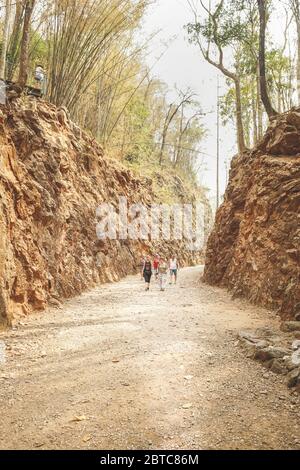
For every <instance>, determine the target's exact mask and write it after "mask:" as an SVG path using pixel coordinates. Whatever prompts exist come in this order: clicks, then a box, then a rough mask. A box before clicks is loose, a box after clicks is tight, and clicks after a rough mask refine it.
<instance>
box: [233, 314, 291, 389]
mask: <svg viewBox="0 0 300 470" xmlns="http://www.w3.org/2000/svg"><path fill="white" fill-rule="evenodd" d="M239 343H240V344H241V345H242V347H243V348H244V349H245V351H246V353H247V357H250V358H252V359H255V360H256V361H259V362H261V363H262V364H263V366H264V367H266V368H267V369H269V370H271V372H273V373H275V374H280V375H284V376H286V381H287V386H288V387H289V388H295V389H296V390H297V391H298V392H300V321H288V322H283V323H282V325H281V331H280V332H276V331H274V330H272V329H270V328H260V329H257V330H255V331H248V330H247V331H241V332H240V333H239Z"/></svg>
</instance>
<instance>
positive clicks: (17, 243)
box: [0, 98, 202, 324]
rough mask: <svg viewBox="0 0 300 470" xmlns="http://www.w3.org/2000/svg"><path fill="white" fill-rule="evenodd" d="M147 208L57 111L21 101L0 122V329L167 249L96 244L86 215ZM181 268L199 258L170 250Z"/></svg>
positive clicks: (143, 192)
mask: <svg viewBox="0 0 300 470" xmlns="http://www.w3.org/2000/svg"><path fill="white" fill-rule="evenodd" d="M120 196H126V198H127V199H128V202H129V204H133V203H140V202H142V203H143V204H145V205H150V204H151V203H153V201H156V196H155V194H154V193H153V189H152V182H151V180H149V179H138V178H136V177H135V176H134V175H133V174H132V173H131V172H130V171H128V170H127V169H125V168H123V167H122V166H121V165H119V164H118V163H117V162H113V161H111V160H108V159H106V158H105V157H104V155H103V150H102V148H101V147H100V146H99V145H98V144H97V142H96V141H95V140H94V139H93V138H91V137H90V136H89V135H87V134H86V133H84V132H83V131H82V130H81V129H79V128H78V127H77V126H76V125H74V124H73V123H72V122H71V121H70V120H69V118H68V116H67V114H66V112H65V110H64V109H57V108H56V107H55V106H52V105H49V104H47V103H44V102H42V101H36V100H35V99H30V98H22V99H18V100H15V101H13V102H10V103H9V105H8V106H7V107H4V106H2V107H1V116H0V324H1V323H10V321H11V319H12V318H13V317H18V316H20V315H26V314H27V313H29V312H31V311H33V310H43V309H44V308H45V307H46V306H47V305H48V304H49V303H50V304H55V303H58V302H59V300H60V299H63V298H69V297H72V296H73V295H77V294H79V293H81V292H83V291H85V290H86V289H88V288H90V287H92V286H94V285H96V284H97V283H101V282H106V281H114V280H117V279H120V278H121V277H122V276H124V275H126V274H128V273H132V272H135V271H136V269H137V266H138V262H139V258H140V255H141V253H142V252H147V251H151V250H157V249H159V250H161V251H163V252H164V253H165V254H166V255H167V254H168V255H169V254H170V250H171V246H170V244H168V243H166V244H164V245H163V246H160V244H159V243H158V244H156V245H155V246H153V245H151V243H150V242H148V241H145V242H134V241H129V240H124V241H118V240H116V241H115V240H114V241H111V242H110V241H100V240H99V239H97V236H96V223H97V218H96V209H97V207H98V206H99V204H101V203H103V202H106V203H110V204H112V205H113V206H114V207H116V208H117V207H118V203H119V197H120ZM174 248H175V249H176V250H177V252H178V253H179V255H180V257H181V261H182V263H183V264H194V263H198V262H199V261H200V260H201V256H202V254H201V253H191V252H189V251H187V250H186V249H185V246H183V245H182V244H180V243H178V244H176V245H175V246H174Z"/></svg>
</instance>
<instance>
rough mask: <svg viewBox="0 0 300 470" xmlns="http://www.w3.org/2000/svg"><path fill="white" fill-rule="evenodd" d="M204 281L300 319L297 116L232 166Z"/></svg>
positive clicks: (277, 122) (274, 125) (298, 112)
mask: <svg viewBox="0 0 300 470" xmlns="http://www.w3.org/2000/svg"><path fill="white" fill-rule="evenodd" d="M204 281H206V282H207V283H209V284H214V285H219V286H225V287H227V288H229V289H230V290H231V291H233V293H234V294H235V295H236V296H242V297H246V298H247V299H249V300H250V301H252V302H254V303H256V304H259V305H262V306H265V307H268V308H272V309H276V310H278V311H279V312H280V314H281V315H282V316H283V317H296V318H298V317H299V318H300V109H295V110H292V111H291V112H289V113H287V114H284V115H281V116H279V117H278V118H276V119H274V120H273V121H272V122H271V124H270V127H269V129H268V131H267V133H266V135H265V137H264V139H263V140H262V142H260V143H259V144H258V145H257V146H256V147H255V148H254V150H253V151H251V152H245V153H244V154H242V155H239V156H236V157H235V158H234V159H233V162H232V167H231V173H230V181H229V185H228V188H227V191H226V195H225V200H224V203H223V204H222V206H221V207H220V209H219V211H218V213H217V217H216V222H215V226H214V229H213V232H212V234H211V236H210V238H209V242H208V249H207V256H206V266H205V274H204Z"/></svg>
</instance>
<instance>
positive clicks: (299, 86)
mask: <svg viewBox="0 0 300 470" xmlns="http://www.w3.org/2000/svg"><path fill="white" fill-rule="evenodd" d="M296 22H297V53H298V59H297V94H298V105H299V106H300V17H299V18H296Z"/></svg>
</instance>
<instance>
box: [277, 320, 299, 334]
mask: <svg viewBox="0 0 300 470" xmlns="http://www.w3.org/2000/svg"><path fill="white" fill-rule="evenodd" d="M281 330H282V331H285V332H286V333H289V332H294V331H298V332H300V321H285V322H283V323H282V324H281Z"/></svg>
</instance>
